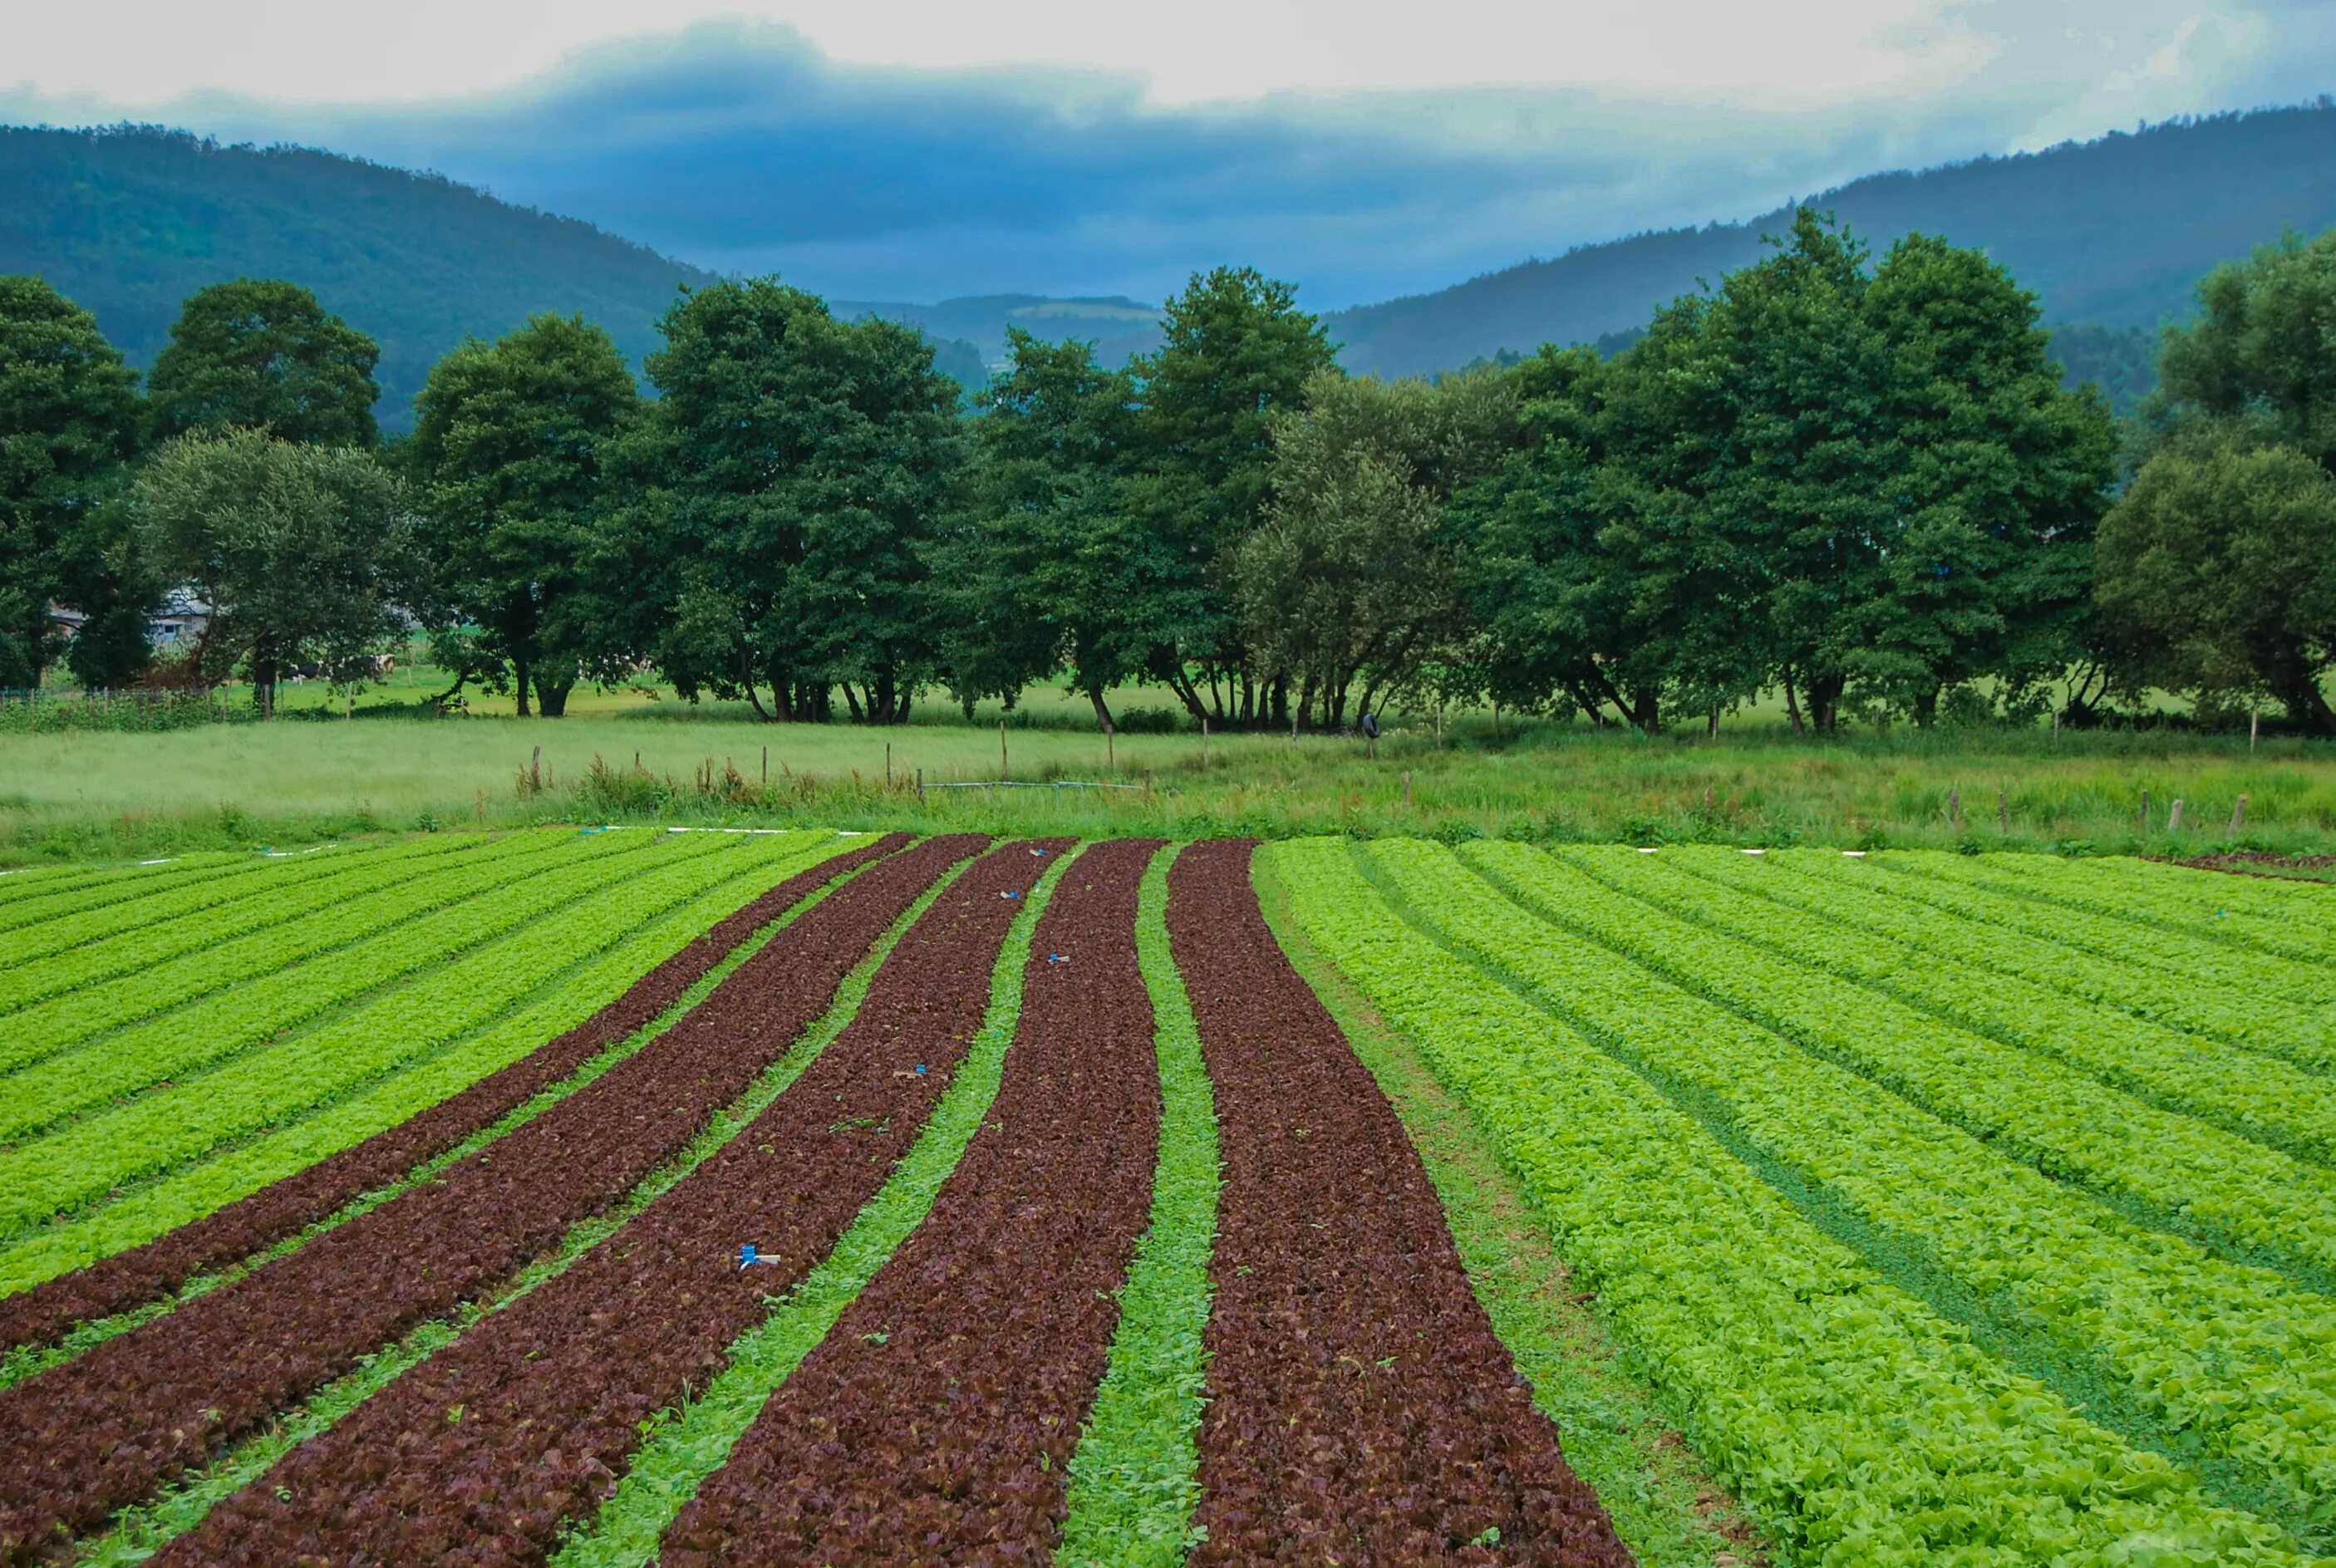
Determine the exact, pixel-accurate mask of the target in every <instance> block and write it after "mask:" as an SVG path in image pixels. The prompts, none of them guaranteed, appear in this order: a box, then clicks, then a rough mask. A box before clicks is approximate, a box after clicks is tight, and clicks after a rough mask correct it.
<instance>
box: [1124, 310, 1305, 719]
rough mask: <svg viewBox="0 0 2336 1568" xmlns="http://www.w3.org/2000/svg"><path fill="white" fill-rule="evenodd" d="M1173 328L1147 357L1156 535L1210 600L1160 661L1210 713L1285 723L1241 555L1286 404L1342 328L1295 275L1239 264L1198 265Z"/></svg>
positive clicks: (1149, 505)
mask: <svg viewBox="0 0 2336 1568" xmlns="http://www.w3.org/2000/svg"><path fill="white" fill-rule="evenodd" d="M1161 333H1162V336H1163V342H1162V344H1161V346H1160V348H1159V350H1158V351H1157V352H1156V353H1154V354H1153V355H1150V356H1149V357H1148V358H1146V359H1145V360H1144V361H1143V362H1142V363H1141V364H1140V365H1139V366H1138V375H1139V377H1140V379H1141V381H1142V384H1143V403H1142V407H1141V411H1140V414H1139V417H1138V420H1137V423H1136V429H1135V440H1136V443H1137V444H1138V453H1137V459H1136V461H1137V464H1138V467H1139V470H1140V472H1142V474H1143V475H1144V478H1145V479H1146V480H1147V481H1148V482H1149V483H1148V484H1147V485H1146V486H1145V487H1144V491H1143V493H1144V497H1145V501H1146V506H1145V509H1144V510H1145V511H1146V512H1147V514H1148V515H1150V516H1152V517H1153V519H1155V522H1154V525H1153V527H1154V531H1155V535H1156V538H1155V546H1156V549H1157V550H1158V552H1159V554H1160V555H1161V556H1162V557H1163V559H1166V560H1174V561H1175V562H1176V563H1177V565H1178V577H1179V579H1180V582H1179V586H1180V588H1181V589H1183V591H1184V592H1186V593H1189V594H1191V595H1192V596H1193V597H1194V598H1195V599H1197V600H1198V601H1199V602H1200V603H1201V604H1202V606H1204V607H1205V613H1204V614H1203V615H1202V617H1201V618H1198V619H1196V620H1193V621H1190V622H1183V623H1180V624H1179V626H1178V627H1177V628H1176V635H1175V637H1174V638H1173V640H1170V641H1163V643H1162V644H1160V645H1159V646H1158V647H1157V648H1154V649H1153V653H1152V656H1151V660H1150V663H1151V666H1152V673H1153V675H1154V676H1156V677H1158V678H1160V679H1162V680H1163V681H1165V682H1166V683H1167V684H1168V685H1169V686H1170V687H1172V688H1173V689H1174V691H1175V692H1176V694H1177V696H1179V697H1180V698H1181V699H1182V700H1183V703H1184V706H1185V707H1186V708H1187V709H1188V710H1189V711H1190V712H1191V713H1192V715H1193V716H1194V717H1196V718H1197V717H1212V718H1214V719H1215V720H1216V721H1217V722H1218V723H1220V724H1222V723H1224V722H1225V721H1227V720H1229V719H1231V720H1238V721H1240V722H1244V723H1246V722H1251V721H1259V720H1266V719H1270V720H1271V721H1272V722H1274V723H1277V724H1278V723H1283V722H1286V721H1287V717H1288V716H1287V712H1286V706H1285V705H1286V701H1287V696H1286V692H1285V691H1284V689H1283V688H1282V687H1280V686H1276V687H1274V688H1273V690H1272V691H1270V692H1268V691H1266V690H1263V689H1260V682H1259V680H1258V679H1257V671H1256V670H1255V669H1254V667H1252V663H1251V659H1250V657H1249V656H1248V651H1247V649H1246V648H1244V647H1243V645H1242V643H1241V635H1240V628H1239V624H1238V621H1237V619H1236V618H1235V614H1234V610H1233V586H1234V585H1233V582H1232V570H1233V569H1232V567H1231V560H1230V557H1231V550H1232V549H1233V547H1234V546H1235V545H1236V544H1238V543H1239V542H1240V541H1241V540H1242V539H1243V538H1245V537H1246V536H1247V535H1248V534H1249V533H1251V531H1253V530H1255V529H1256V528H1257V527H1258V525H1259V524H1260V523H1261V522H1262V521H1264V519H1265V509H1266V506H1267V503H1268V501H1269V499H1270V495H1271V491H1272V482H1271V479H1270V466H1271V462H1272V454H1273V416H1274V414H1276V413H1277V412H1278V411H1280V410H1283V409H1290V408H1295V407H1297V406H1299V404H1300V403H1301V402H1302V401H1303V400H1304V397H1305V393H1306V386H1307V384H1308V383H1309V381H1310V380H1311V379H1312V378H1313V377H1314V375H1317V374H1318V373H1319V372H1321V371H1325V370H1329V369H1331V368H1332V366H1333V364H1334V360H1333V351H1332V349H1331V346H1330V340H1329V335H1328V334H1327V333H1326V332H1325V331H1324V329H1323V326H1322V324H1321V323H1320V322H1319V321H1318V320H1316V319H1315V318H1314V317H1311V316H1309V315H1308V314H1306V313H1305V312H1304V311H1302V310H1299V308H1298V307H1297V293H1296V290H1294V289H1293V288H1292V287H1290V285H1288V284H1286V283H1279V282H1275V281H1273V280H1272V279H1270V278H1265V277H1263V276H1261V275H1260V273H1258V272H1257V271H1256V270H1255V269H1254V268H1226V267H1221V268H1216V269H1215V270H1214V271H1212V272H1209V273H1207V274H1205V275H1201V274H1195V275H1194V277H1193V278H1192V282H1191V283H1190V284H1189V285H1188V286H1187V287H1185V289H1184V292H1183V293H1182V294H1180V295H1178V296H1177V297H1174V298H1173V299H1171V300H1169V301H1168V302H1167V304H1166V306H1165V307H1163V310H1162V313H1161ZM1196 666H1197V667H1198V668H1197V672H1196V670H1195V667H1196ZM1203 681H1205V682H1206V684H1207V687H1208V689H1209V697H1208V700H1207V701H1206V702H1205V703H1204V702H1203V701H1202V696H1201V682H1203Z"/></svg>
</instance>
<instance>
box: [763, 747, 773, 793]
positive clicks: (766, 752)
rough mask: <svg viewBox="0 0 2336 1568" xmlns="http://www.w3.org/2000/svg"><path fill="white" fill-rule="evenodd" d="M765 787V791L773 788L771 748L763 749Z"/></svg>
mask: <svg viewBox="0 0 2336 1568" xmlns="http://www.w3.org/2000/svg"><path fill="white" fill-rule="evenodd" d="M763 787H764V789H768V788H770V787H771V748H770V747H769V746H764V748H763Z"/></svg>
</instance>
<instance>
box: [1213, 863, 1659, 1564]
mask: <svg viewBox="0 0 2336 1568" xmlns="http://www.w3.org/2000/svg"><path fill="white" fill-rule="evenodd" d="M1251 848H1252V846H1251V844H1250V843H1249V842H1242V841H1231V840H1222V841H1216V842H1207V843H1202V844H1197V845H1195V846H1193V847H1192V849H1190V850H1187V851H1186V852H1184V853H1183V855H1182V856H1181V857H1180V858H1179V859H1178V861H1177V862H1176V864H1175V865H1174V867H1173V868H1172V870H1171V871H1170V872H1169V883H1168V885H1169V903H1168V926H1169V932H1170V937H1171V940H1172V943H1173V950H1174V953H1175V957H1176V967H1177V968H1178V969H1179V970H1181V971H1182V972H1183V977H1184V982H1185V985H1186V988H1187V989H1188V990H1189V992H1190V994H1191V997H1192V1010H1193V1015H1194V1018H1195V1020H1196V1022H1197V1023H1198V1024H1199V1027H1200V1033H1201V1042H1202V1054H1203V1056H1204V1057H1205V1059H1206V1061H1207V1064H1208V1068H1209V1076H1210V1079H1211V1081H1212V1084H1213V1086H1214V1089H1215V1094H1216V1107H1217V1122H1218V1129H1217V1135H1218V1141H1219V1147H1220V1153H1221V1157H1222V1160H1223V1164H1224V1184H1223V1189H1222V1195H1221V1198H1220V1208H1219V1214H1218V1226H1219V1229H1218V1237H1217V1246H1216V1255H1215V1259H1214V1261H1213V1262H1212V1266H1211V1275H1212V1280H1213V1281H1214V1283H1215V1287H1216V1298H1215V1302H1214V1305H1213V1307H1212V1310H1211V1313H1210V1318H1209V1328H1208V1334H1207V1338H1206V1348H1207V1350H1208V1352H1209V1355H1210V1358H1211V1359H1210V1365H1209V1373H1208V1389H1209V1404H1208V1407H1207V1412H1206V1414H1205V1416H1204V1417H1202V1427H1201V1488H1202V1500H1201V1505H1200V1509H1199V1516H1198V1523H1199V1524H1202V1526H1204V1527H1205V1528H1206V1530H1207V1533H1208V1534H1207V1539H1206V1541H1205V1542H1204V1543H1203V1544H1202V1545H1201V1546H1200V1547H1199V1548H1198V1549H1197V1550H1196V1551H1195V1553H1193V1557H1192V1562H1193V1563H1196V1564H1214V1563H1555V1564H1567V1565H1572V1564H1594V1565H1598V1568H1605V1565H1608V1564H1617V1565H1619V1564H1625V1563H1629V1562H1630V1553H1629V1552H1628V1551H1627V1550H1626V1549H1625V1548H1624V1547H1623V1546H1622V1544H1621V1542H1620V1540H1618V1539H1617V1537H1616V1536H1615V1534H1614V1529H1613V1525H1612V1524H1611V1521H1610V1520H1609V1519H1608V1518H1607V1516H1606V1513H1605V1510H1604V1509H1603V1508H1601V1506H1600V1505H1599V1503H1598V1500H1597V1498H1596V1496H1595V1495H1593V1494H1592V1493H1591V1490H1590V1488H1589V1487H1587V1486H1585V1485H1583V1484H1582V1481H1581V1480H1580V1479H1579V1478H1578V1477H1576V1476H1575V1475H1574V1474H1573V1472H1572V1469H1571V1468H1570V1467H1569V1466H1567V1465H1566V1463H1565V1460H1564V1457H1563V1456H1562V1454H1561V1453H1560V1451H1559V1446H1558V1437H1557V1431H1556V1428H1555V1427H1553V1426H1552V1424H1551V1423H1550V1421H1549V1419H1548V1417H1545V1416H1543V1414H1542V1413H1541V1412H1540V1411H1539V1410H1537V1409H1536V1408H1534V1407H1533V1400H1532V1397H1531V1393H1530V1391H1529V1390H1528V1389H1527V1388H1526V1387H1525V1385H1524V1383H1523V1381H1522V1380H1521V1379H1520V1378H1518V1376H1517V1373H1516V1368H1515V1367H1514V1363H1513V1362H1512V1361H1511V1360H1510V1359H1509V1354H1508V1351H1507V1349H1506V1348H1505V1347H1504V1346H1503V1345H1502V1344H1501V1342H1500V1340H1499V1339H1497V1338H1496V1337H1495V1336H1494V1332H1493V1328H1492V1324H1491V1322H1490V1321H1489V1320H1487V1319H1486V1318H1485V1316H1484V1310H1483V1308H1482V1307H1481V1306H1479V1305H1478V1303H1477V1301H1476V1300H1475V1296H1474V1294H1473V1293H1472V1292H1471V1291H1470V1290H1469V1286H1468V1278H1467V1274H1466V1272H1465V1270H1464V1268H1463V1266H1462V1264H1461V1262H1460V1258H1459V1255H1458V1252H1457V1251H1456V1250H1455V1247H1454V1246H1453V1243H1452V1239H1451V1236H1450V1233H1449V1232H1447V1231H1446V1230H1445V1223H1444V1214H1443V1211H1442V1209H1441V1207H1440V1206H1439V1205H1438V1203H1437V1202H1436V1193H1435V1189H1434V1188H1433V1187H1432V1186H1431V1185H1430V1184H1429V1183H1428V1180H1427V1176H1426V1172H1425V1171H1424V1170H1423V1169H1422V1167H1421V1165H1420V1163H1419V1157H1418V1155H1417V1154H1416V1153H1414V1152H1413V1150H1412V1147H1411V1144H1410V1143H1409V1141H1408V1140H1407V1139H1406V1137H1405V1135H1404V1131H1403V1127H1402V1124H1401V1123H1400V1122H1399V1121H1398V1120H1397V1116H1396V1115H1395V1112H1394V1110H1393V1109H1392V1108H1391V1107H1390V1106H1389V1105H1387V1101H1386V1099H1385V1097H1384V1096H1381V1095H1380V1093H1379V1091H1378V1087H1377V1085H1376V1084H1374V1083H1373V1082H1372V1081H1371V1078H1370V1075H1369V1073H1368V1071H1367V1070H1366V1069H1365V1068H1364V1066H1362V1064H1361V1063H1360V1062H1359V1061H1358V1059H1357V1058H1356V1057H1355V1055H1354V1053H1353V1052H1352V1051H1351V1050H1350V1049H1349V1048H1348V1046H1347V1043H1346V1041H1345V1039H1344V1037H1342V1036H1341V1035H1340V1034H1339V1032H1338V1026H1337V1025H1336V1024H1335V1023H1334V1022H1332V1020H1331V1018H1330V1017H1329V1014H1328V1013H1327V1012H1325V1011H1324V1010H1323V1008H1322V1006H1321V1004H1320V1003H1319V1001H1318V1000H1316V998H1315V997H1314V995H1313V993H1312V992H1311V991H1310V990H1309V989H1307V987H1306V984H1305V982H1304V981H1302V980H1301V979H1299V977H1298V975H1297V974H1296V972H1295V971H1293V970H1292V969H1290V964H1289V961H1288V960H1287V959H1285V958H1284V957H1283V956H1282V953H1281V950H1280V946H1279V945H1278V944H1277V943H1276V942H1275V940H1274V939H1273V935H1272V932H1271V931H1270V930H1269V929H1268V927H1267V926H1266V923H1265V920H1264V917H1263V915H1262V913H1261V912H1260V910H1259V908H1258V903H1257V895H1256V893H1255V891H1253V890H1252V888H1251V885H1250V880H1249V862H1250V854H1251ZM1494 1532H1497V1534H1494ZM1494 1543H1497V1545H1496V1546H1495V1545H1494Z"/></svg>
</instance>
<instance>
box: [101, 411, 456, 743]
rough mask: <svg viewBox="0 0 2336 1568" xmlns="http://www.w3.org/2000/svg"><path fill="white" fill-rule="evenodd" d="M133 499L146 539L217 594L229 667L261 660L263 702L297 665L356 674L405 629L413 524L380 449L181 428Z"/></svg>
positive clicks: (220, 650)
mask: <svg viewBox="0 0 2336 1568" xmlns="http://www.w3.org/2000/svg"><path fill="white" fill-rule="evenodd" d="M133 501H134V504H135V506H136V509H137V518H136V528H137V536H136V542H137V548H138V549H139V550H141V552H142V553H143V554H144V555H145V556H146V557H147V558H148V559H150V560H152V561H154V562H156V563H157V565H158V566H159V567H160V568H161V570H164V571H166V572H167V573H168V574H169V575H170V579H171V580H173V581H178V582H185V583H189V584H191V585H192V586H193V588H194V589H195V590H196V592H197V593H198V594H200V596H201V597H202V598H203V599H206V600H207V601H209V605H210V607H211V619H210V625H209V630H208V632H207V634H206V637H205V639H204V657H205V658H206V659H207V660H208V661H209V663H210V665H211V666H212V667H213V668H214V669H217V670H220V671H224V670H225V669H227V668H228V667H232V666H233V665H234V664H236V663H238V661H240V662H243V663H246V664H248V667H249V669H250V672H251V680H252V685H253V687H254V688H255V692H256V696H257V697H258V703H259V706H260V708H261V711H263V712H267V713H272V712H274V711H275V706H276V683H277V678H278V677H279V676H280V675H281V674H282V672H283V670H284V668H285V667H287V665H292V664H298V663H311V662H313V663H316V664H319V665H323V666H325V667H327V668H328V669H329V670H331V671H332V672H333V673H334V674H335V675H336V676H343V675H346V674H347V673H349V672H350V671H351V670H352V669H353V668H354V667H355V665H356V662H357V661H358V660H359V659H361V658H364V657H367V656H370V655H372V654H375V653H376V652H379V651H381V650H382V649H384V648H386V647H388V646H390V645H391V644H392V642H393V641H394V638H397V637H399V636H400V635H402V633H403V631H404V628H405V626H406V624H407V623H406V618H405V617H404V614H403V613H402V612H401V610H400V609H399V608H398V607H399V604H400V602H401V601H402V600H403V599H405V598H406V597H408V595H409V593H410V591H411V585H412V583H413V581H414V557H413V551H412V547H411V537H410V536H411V524H410V521H409V520H408V518H407V516H406V512H405V508H404V494H403V489H402V487H401V485H400V484H399V482H398V481H397V480H396V479H395V477H394V476H393V475H392V474H391V473H389V472H388V471H387V470H385V469H384V468H383V467H382V465H381V464H380V463H377V462H376V461H375V459H374V458H373V457H372V455H371V454H369V453H365V452H362V451H359V450H357V449H355V448H354V447H321V446H307V445H301V444H297V443H292V442H286V441H277V440H276V439H274V438H273V437H270V436H268V434H266V433H262V432H260V431H256V430H230V431H229V432H227V433H224V434H221V435H201V434H197V435H187V436H181V437H180V438H179V439H178V440H176V441H174V442H172V443H170V444H169V445H168V446H166V447H164V448H163V449H162V450H161V452H160V453H157V454H156V456H155V458H154V460H153V462H152V463H150V464H149V465H148V466H147V468H146V470H145V472H142V473H141V474H140V476H139V478H138V482H137V488H136V491H135V493H134V497H133Z"/></svg>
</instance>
